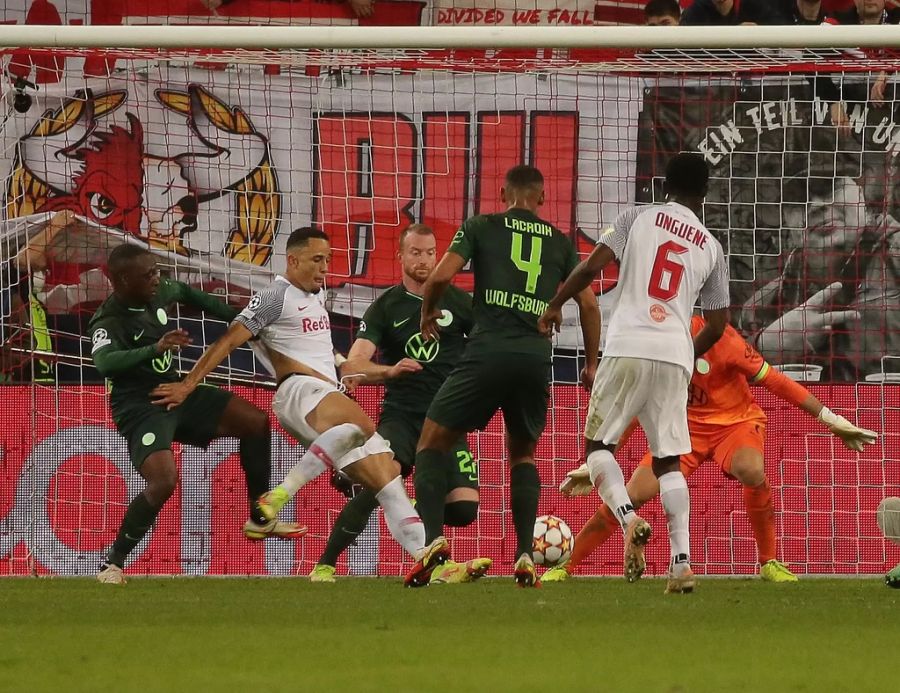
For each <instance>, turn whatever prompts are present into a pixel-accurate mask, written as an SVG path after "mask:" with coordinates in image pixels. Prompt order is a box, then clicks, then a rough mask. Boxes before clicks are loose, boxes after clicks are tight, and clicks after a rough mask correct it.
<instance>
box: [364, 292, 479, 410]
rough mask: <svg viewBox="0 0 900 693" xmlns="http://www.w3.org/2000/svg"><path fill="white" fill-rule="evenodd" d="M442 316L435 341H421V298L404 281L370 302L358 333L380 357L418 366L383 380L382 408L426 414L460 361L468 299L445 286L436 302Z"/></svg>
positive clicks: (468, 327) (469, 312) (466, 329)
mask: <svg viewBox="0 0 900 693" xmlns="http://www.w3.org/2000/svg"><path fill="white" fill-rule="evenodd" d="M438 308H439V309H440V311H441V317H440V318H439V319H438V325H439V326H440V328H441V338H440V340H439V341H434V340H427V341H426V340H424V339H423V338H422V333H421V332H420V331H419V327H420V323H421V320H420V318H421V313H422V297H421V296H416V294H413V293H410V292H409V291H407V290H406V287H404V286H403V285H402V284H400V285H398V286H392V287H391V288H390V289H388V290H387V291H385V292H384V293H383V294H381V296H379V297H378V298H377V299H375V301H374V302H373V303H372V305H370V306H369V308H368V310H367V311H366V314H365V315H364V316H363V319H362V322H361V323H360V325H359V331H358V332H357V333H356V337H357V339H367V340H368V341H370V342H372V343H373V344H374V345H375V346H376V347H378V349H379V350H380V351H381V361H382V362H383V363H386V364H390V365H393V364H395V363H397V361H400V360H401V359H403V358H411V359H413V360H415V361H418V362H419V364H420V365H421V366H422V370H421V372H419V373H411V374H409V375H404V376H402V377H400V378H393V379H391V380H388V381H387V382H386V383H385V397H384V405H383V408H384V410H385V411H395V412H397V411H400V412H404V413H408V414H409V415H410V416H416V417H420V418H421V417H424V415H425V412H426V411H428V405H429V404H431V400H432V399H434V395H435V394H436V393H437V391H438V389H440V387H441V385H442V384H443V382H444V381H445V380H446V379H447V376H448V375H450V371H452V370H453V369H454V368H456V366H458V365H459V362H460V361H461V360H462V356H463V353H464V351H465V348H466V335H467V334H468V333H469V332H471V331H472V297H471V296H469V294H467V293H466V292H465V291H463V290H461V289H458V288H456V287H455V286H448V287H447V291H446V292H445V293H444V295H443V297H442V298H441V303H440V305H439V306H438Z"/></svg>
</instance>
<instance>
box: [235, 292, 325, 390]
mask: <svg viewBox="0 0 900 693" xmlns="http://www.w3.org/2000/svg"><path fill="white" fill-rule="evenodd" d="M324 298H325V292H324V291H320V292H319V293H317V294H312V293H309V292H308V291H304V290H303V289H298V288H297V287H296V286H294V285H293V284H291V283H290V282H289V281H288V280H287V279H285V278H284V277H281V276H277V277H275V280H274V281H273V282H272V283H271V284H269V286H267V287H266V288H265V289H263V290H262V291H260V292H259V293H257V294H256V295H254V296H253V297H252V298H251V299H250V303H248V304H247V307H246V308H244V310H242V311H241V312H240V314H239V315H238V316H237V317H236V318H235V319H234V320H235V322H239V323H240V324H241V325H243V326H244V327H246V328H247V329H248V330H250V332H251V333H252V334H253V335H254V336H258V337H259V338H260V340H261V341H262V343H263V344H265V345H266V346H267V347H269V348H270V349H272V350H273V351H277V352H278V353H279V354H281V355H282V356H286V357H288V358H289V359H293V360H294V361H297V362H298V363H302V364H303V365H304V366H307V367H308V368H311V369H312V370H314V371H316V372H317V373H319V374H320V375H323V376H325V377H326V378H328V379H329V380H331V381H332V382H334V383H337V382H338V377H337V373H336V372H335V369H334V346H333V343H332V341H331V321H330V319H329V317H328V311H326V310H325V304H324V303H323V301H324ZM251 346H252V345H251ZM253 352H254V353H255V354H256V356H257V358H258V359H259V360H260V361H261V362H262V363H263V365H264V366H265V367H266V368H267V369H268V370H269V372H270V373H272V375H275V369H274V368H273V367H272V364H271V362H270V361H269V359H268V357H267V356H266V354H265V353H264V352H263V350H262V349H258V348H254V349H253Z"/></svg>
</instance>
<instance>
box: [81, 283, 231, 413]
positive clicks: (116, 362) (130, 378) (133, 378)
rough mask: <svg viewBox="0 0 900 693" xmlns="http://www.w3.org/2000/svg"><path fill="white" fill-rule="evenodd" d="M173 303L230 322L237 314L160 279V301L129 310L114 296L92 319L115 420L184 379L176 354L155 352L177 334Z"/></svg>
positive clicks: (199, 293)
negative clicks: (119, 412)
mask: <svg viewBox="0 0 900 693" xmlns="http://www.w3.org/2000/svg"><path fill="white" fill-rule="evenodd" d="M174 303H185V304H188V305H192V306H195V307H196V308H200V309H202V310H203V311H205V312H206V313H209V314H210V315H214V316H215V317H217V318H219V319H221V320H225V321H226V322H230V321H231V320H232V319H233V318H234V316H235V315H236V314H237V311H236V310H235V309H234V308H232V307H231V306H229V305H226V304H224V303H222V302H221V301H219V300H218V299H217V298H215V297H214V296H211V295H210V294H207V293H204V292H203V291H198V290H196V289H193V288H191V287H189V286H187V285H186V284H182V283H181V282H176V281H170V280H168V279H160V282H159V287H158V288H157V290H156V296H154V297H153V300H152V301H150V302H149V303H148V304H147V305H146V306H143V307H137V308H135V307H130V306H127V305H126V304H124V303H122V301H120V300H119V299H118V298H117V297H116V295H115V294H113V295H112V296H110V297H109V298H107V299H106V300H105V301H104V302H103V303H102V304H101V306H100V307H99V308H98V309H97V311H96V312H95V313H94V315H93V317H92V318H91V322H90V323H89V325H88V332H89V334H90V335H91V342H92V347H91V357H92V358H93V359H94V365H95V366H96V367H97V370H98V371H99V372H100V374H101V375H104V376H106V380H107V388H108V389H109V392H110V405H111V407H112V410H113V414H114V415H115V413H116V411H117V410H118V409H119V408H120V407H121V406H122V405H127V404H140V405H149V404H150V391H151V390H153V389H154V388H155V387H156V386H157V385H159V384H160V383H172V382H176V381H178V380H180V379H181V378H180V376H179V375H178V369H177V368H175V366H174V363H173V361H174V358H173V356H172V351H166V352H164V353H162V354H160V353H158V352H157V351H156V343H157V342H158V341H159V340H160V339H161V338H162V336H163V335H164V334H165V333H166V332H171V331H172V330H174V329H176V325H174V324H172V323H170V321H169V314H168V312H167V309H169V308H170V306H172V304H174ZM107 374H109V375H107Z"/></svg>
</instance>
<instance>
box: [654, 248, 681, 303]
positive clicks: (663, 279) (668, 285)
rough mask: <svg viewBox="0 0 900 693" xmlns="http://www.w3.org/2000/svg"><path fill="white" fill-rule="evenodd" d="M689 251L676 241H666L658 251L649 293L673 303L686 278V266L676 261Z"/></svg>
mask: <svg viewBox="0 0 900 693" xmlns="http://www.w3.org/2000/svg"><path fill="white" fill-rule="evenodd" d="M687 251H688V249H687V248H686V247H684V246H683V245H681V244H680V243H676V242H675V241H666V242H665V243H663V244H662V245H661V246H659V248H657V250H656V259H655V260H654V261H653V271H651V272H650V284H649V286H647V293H648V294H649V295H650V296H651V297H653V298H655V299H658V300H660V301H671V300H672V299H673V298H675V297H676V296H677V295H678V287H679V286H681V279H682V277H683V276H684V265H682V264H681V263H680V262H678V260H677V259H676V258H677V257H678V256H679V255H681V254H682V253H686V252H687Z"/></svg>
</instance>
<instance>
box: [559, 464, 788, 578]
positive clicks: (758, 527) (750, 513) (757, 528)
mask: <svg viewBox="0 0 900 693" xmlns="http://www.w3.org/2000/svg"><path fill="white" fill-rule="evenodd" d="M744 505H745V506H746V509H747V517H748V518H749V519H750V526H751V527H752V528H753V538H754V539H756V549H757V551H758V552H759V564H760V565H762V564H763V563H766V562H768V561H771V560H772V559H773V558H775V510H774V508H773V507H772V489H771V487H770V486H769V480H768V479H766V480H765V481H763V482H762V483H761V484H760V485H759V486H744ZM575 546H576V547H577V546H578V542H577V541H576V542H575Z"/></svg>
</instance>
